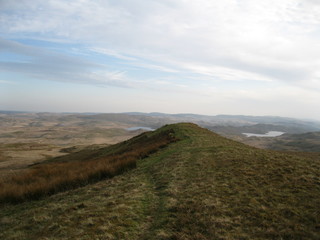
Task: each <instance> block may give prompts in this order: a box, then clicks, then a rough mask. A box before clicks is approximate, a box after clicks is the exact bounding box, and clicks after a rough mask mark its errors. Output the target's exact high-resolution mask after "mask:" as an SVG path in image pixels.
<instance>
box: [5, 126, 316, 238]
mask: <svg viewBox="0 0 320 240" xmlns="http://www.w3.org/2000/svg"><path fill="white" fill-rule="evenodd" d="M168 130H170V131H171V132H172V134H174V136H175V138H179V139H181V140H180V141H178V142H175V143H171V144H170V145H169V146H167V147H166V148H163V149H162V150H160V151H158V152H156V153H154V154H152V155H151V156H149V157H147V158H144V159H141V160H139V161H138V162H137V168H135V169H133V170H130V171H129V172H126V173H124V174H122V175H120V176H116V177H114V178H112V179H109V180H104V181H100V182H98V183H95V184H91V185H88V186H85V187H82V188H79V189H76V190H72V191H69V192H64V193H59V194H56V195H53V196H51V197H48V198H45V199H42V200H38V201H31V202H25V203H21V204H18V205H4V206H2V207H1V209H0V217H1V218H0V219H1V220H0V239H319V238H320V216H319V202H320V179H319V177H320V160H319V159H314V158H311V157H310V158H304V157H302V156H295V155H288V154H284V153H277V152H272V151H266V150H259V149H255V148H252V147H248V146H246V145H243V144H241V143H237V142H234V141H231V140H228V139H225V138H223V137H220V136H218V135H216V134H213V133H212V132H210V131H208V130H206V129H201V128H199V127H198V126H196V125H193V124H175V125H169V126H165V127H164V128H162V129H159V130H157V131H156V132H154V133H153V134H154V136H156V135H157V134H158V133H160V132H163V131H168ZM155 139H156V138H155ZM155 139H154V140H155ZM124 144H126V143H124Z"/></svg>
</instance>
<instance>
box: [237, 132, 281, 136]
mask: <svg viewBox="0 0 320 240" xmlns="http://www.w3.org/2000/svg"><path fill="white" fill-rule="evenodd" d="M284 133H285V132H279V131H269V132H267V133H265V134H256V133H242V134H244V135H246V136H247V137H278V136H281V135H282V134H284Z"/></svg>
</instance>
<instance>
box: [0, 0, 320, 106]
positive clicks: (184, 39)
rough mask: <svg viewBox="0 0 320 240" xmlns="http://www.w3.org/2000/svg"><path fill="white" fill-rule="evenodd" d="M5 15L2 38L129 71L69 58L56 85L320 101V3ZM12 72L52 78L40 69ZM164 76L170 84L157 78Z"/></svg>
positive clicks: (16, 5)
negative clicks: (98, 57) (82, 54)
mask: <svg viewBox="0 0 320 240" xmlns="http://www.w3.org/2000/svg"><path fill="white" fill-rule="evenodd" d="M0 9H1V10H0V34H1V35H2V36H3V37H4V38H7V39H9V38H11V39H14V38H20V37H23V38H31V39H32V38H33V39H47V40H48V41H60V42H63V41H70V42H80V43H82V44H84V45H85V46H88V48H87V50H90V51H94V52H96V53H100V54H105V55H108V56H111V57H114V58H115V59H118V60H119V61H122V62H121V63H122V64H123V66H127V68H128V70H127V71H126V67H123V68H121V69H108V66H100V65H99V64H94V63H92V62H85V61H82V60H79V59H78V60H76V59H74V58H67V57H66V58H65V57H63V60H61V63H62V64H59V63H57V62H58V59H61V58H60V57H57V56H54V57H52V56H51V58H52V59H53V60H52V61H53V62H54V63H55V64H53V70H52V71H51V72H50V70H49V69H48V71H47V73H50V74H51V75H50V76H51V78H52V79H58V78H59V79H61V78H63V77H64V78H70V79H71V80H72V81H75V82H76V81H80V82H84V81H88V82H92V83H95V84H97V83H98V84H101V83H104V84H106V85H108V84H110V85H116V86H123V87H139V88H145V89H157V88H160V89H170V86H169V85H170V84H171V87H172V88H174V89H177V90H178V91H185V92H186V93H190V95H191V93H192V92H193V93H195V92H197V93H201V92H202V93H203V94H204V95H210V94H212V91H213V89H215V90H214V91H216V92H214V93H218V92H219V91H221V92H223V91H224V89H223V88H222V87H220V86H219V84H221V85H223V83H224V82H232V83H233V82H239V81H240V82H241V83H243V85H242V86H240V87H239V84H237V85H234V86H230V91H229V93H227V92H226V93H225V94H221V95H219V94H218V95H219V96H221V97H227V96H229V95H234V96H239V98H240V97H242V98H245V96H252V98H251V99H258V98H263V99H268V97H270V99H271V98H272V99H275V98H277V99H280V98H281V96H286V97H288V98H289V99H294V98H296V96H297V95H294V94H293V95H292V94H291V93H292V92H295V93H296V92H297V89H300V92H301V93H303V94H304V95H309V96H313V99H314V100H317V101H318V102H319V101H320V99H319V97H316V96H314V92H316V93H317V94H318V95H320V94H319V91H320V72H319V69H320V41H319V39H320V3H319V1H317V0H281V1H279V0H269V1H256V0H242V1H238V0H224V1H212V0H198V1H192V0H163V1H151V0H136V1H106V0H97V1H89V0H74V1H63V0H49V1H42V0H32V1H31V0H20V1H18V0H2V1H0ZM17 49H19V52H20V53H21V54H25V55H28V56H29V55H30V56H33V57H36V58H37V59H42V60H44V59H48V58H47V57H48V56H47V55H46V57H43V56H39V55H37V56H36V55H35V54H33V53H30V51H33V50H30V49H29V50H28V49H27V48H23V49H22V48H20V47H19V46H18V45H15V46H12V48H11V49H10V51H17ZM22 51H27V52H22ZM28 51H29V52H28ZM59 61H60V60H59ZM77 61H79V63H78V67H75V66H76V65H77V64H75V63H76V62H77ZM44 62H46V61H44ZM33 63H35V62H33ZM37 64H38V66H39V62H37ZM90 64H92V66H91V65H90ZM40 65H41V64H40ZM65 65H66V66H65ZM67 65H70V66H71V67H67ZM98 65H99V66H98ZM45 66H46V67H48V65H45ZM58 66H59V67H61V68H62V69H63V70H64V71H62V73H61V74H60V75H59V74H57V73H53V71H54V70H57V69H58ZM2 67H4V65H3V64H2ZM5 67H6V69H7V70H8V69H9V68H10V67H12V68H10V69H11V70H12V69H14V68H19V69H20V70H19V71H21V72H23V71H25V72H27V73H29V74H31V72H33V74H34V75H36V76H38V75H41V77H44V76H45V75H44V72H42V73H41V72H36V70H35V66H32V65H28V66H27V65H24V66H23V67H21V66H20V65H19V66H18V65H15V66H14V65H10V66H5ZM130 67H131V68H134V69H137V68H139V69H140V68H141V71H142V72H141V74H140V75H142V74H143V70H150V71H152V70H154V72H153V74H154V76H149V75H148V76H147V77H145V78H144V79H139V80H137V79H138V77H136V76H135V77H133V76H131V72H130ZM93 68H95V69H94V70H93ZM30 69H32V70H30ZM44 69H45V68H44ZM76 70H77V71H79V74H76ZM159 72H161V73H162V75H165V76H160V77H159V76H157V75H156V74H158V73H159ZM37 74H38V75H37ZM149 74H150V72H149ZM169 75H170V76H171V78H168V76H169ZM164 79H165V80H164ZM183 81H185V82H183ZM182 82H183V83H182ZM210 82H212V85H211V86H210ZM252 82H259V83H260V82H261V84H262V85H263V84H265V85H264V87H261V85H259V86H260V87H259V88H256V91H255V92H254V91H251V90H250V91H249V90H246V88H247V86H248V85H249V84H251V83H252ZM271 83H272V84H271ZM196 84H198V86H197V87H195V85H196ZM206 84H209V86H208V87H204V86H206ZM277 85H278V86H282V87H281V88H279V89H280V90H279V91H273V89H272V88H270V86H277ZM164 86H166V87H164ZM269 88H270V90H268V89H269ZM208 89H209V90H208ZM266 92H267V93H268V94H265V95H264V93H266ZM269 92H270V93H272V92H273V94H269ZM298 95H299V96H302V95H301V94H298ZM277 96H278V97H277Z"/></svg>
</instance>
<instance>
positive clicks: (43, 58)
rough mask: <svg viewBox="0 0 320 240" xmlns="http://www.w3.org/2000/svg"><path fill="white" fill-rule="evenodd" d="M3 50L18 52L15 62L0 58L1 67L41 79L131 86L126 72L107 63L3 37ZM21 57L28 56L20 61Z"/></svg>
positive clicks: (11, 52) (0, 44)
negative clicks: (108, 67)
mask: <svg viewBox="0 0 320 240" xmlns="http://www.w3.org/2000/svg"><path fill="white" fill-rule="evenodd" d="M0 51H1V52H3V53H4V54H15V55H16V57H15V59H14V61H6V60H5V58H4V59H3V60H1V59H0V69H1V70H2V71H6V72H14V73H20V74H23V75H25V76H29V77H34V78H37V79H40V80H53V81H60V82H74V83H85V84H94V85H102V86H103V85H111V86H119V87H130V86H132V84H131V83H130V79H128V78H127V77H126V76H125V74H124V73H123V72H119V71H111V70H109V71H108V70H106V66H104V65H101V64H98V63H94V62H90V61H86V60H84V59H81V58H79V57H73V56H69V55H65V54H62V53H57V52H52V51H49V50H46V49H43V48H40V47H33V46H28V45H25V44H21V43H18V42H15V41H10V40H5V39H1V38H0ZM19 59H27V60H24V61H20V60H19Z"/></svg>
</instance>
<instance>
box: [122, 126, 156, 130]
mask: <svg viewBox="0 0 320 240" xmlns="http://www.w3.org/2000/svg"><path fill="white" fill-rule="evenodd" d="M126 130H128V131H136V130H146V131H154V130H155V129H153V128H150V127H130V128H126Z"/></svg>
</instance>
